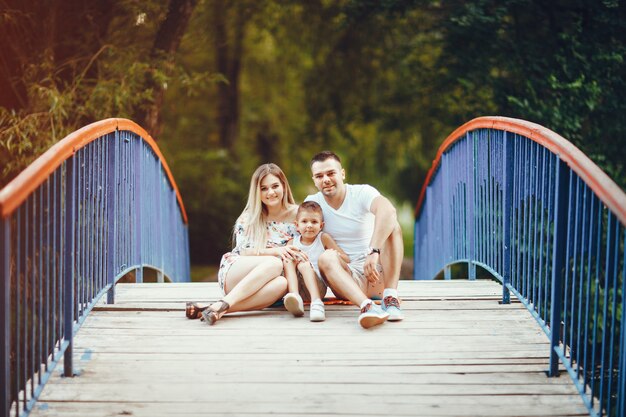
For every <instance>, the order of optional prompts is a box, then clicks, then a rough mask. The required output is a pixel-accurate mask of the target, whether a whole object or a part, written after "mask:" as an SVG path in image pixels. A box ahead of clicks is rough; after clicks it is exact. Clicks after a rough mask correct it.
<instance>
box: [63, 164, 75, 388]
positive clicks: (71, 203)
mask: <svg viewBox="0 0 626 417" xmlns="http://www.w3.org/2000/svg"><path fill="white" fill-rule="evenodd" d="M75 157H76V155H74V156H73V157H70V158H68V159H67V161H66V162H65V208H66V215H65V216H66V217H65V248H64V249H65V252H64V253H65V271H64V272H65V275H64V283H63V286H64V291H63V293H64V294H63V307H64V317H63V324H64V329H63V333H64V336H65V340H66V341H67V343H68V345H67V348H66V349H65V354H64V361H63V374H64V375H65V376H66V377H70V376H74V370H73V357H72V355H73V350H74V329H73V327H74V282H75V279H74V271H75V269H76V265H75V264H74V260H75V251H76V247H75V245H74V243H75V242H74V236H75V234H74V224H75V219H76V217H77V216H76V199H75V196H76V180H75V179H76V161H75V160H74V158H75Z"/></svg>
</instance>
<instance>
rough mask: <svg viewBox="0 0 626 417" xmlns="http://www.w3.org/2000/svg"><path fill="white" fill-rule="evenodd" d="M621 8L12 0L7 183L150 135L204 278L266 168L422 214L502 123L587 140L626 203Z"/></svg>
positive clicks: (516, 3)
mask: <svg viewBox="0 0 626 417" xmlns="http://www.w3.org/2000/svg"><path fill="white" fill-rule="evenodd" d="M624 14H625V13H624V4H623V2H618V1H576V0H571V1H569V0H568V1H565V0H557V1H551V0H534V1H531V0H498V1H496V0H491V1H488V0H472V1H460V0H453V1H446V2H439V1H427V0H411V1H401V0H361V1H357V0H338V1H326V0H325V1H321V0H310V1H309V0H307V1H304V0H302V1H295V0H273V1H270V0H258V1H253V0H240V1H236V2H233V1H226V0H179V1H172V2H171V3H168V2H164V1H154V0H141V1H140V0H100V1H95V0H94V1H79V0H63V1H62V0H41V1H32V0H30V1H16V0H10V1H6V0H0V172H1V178H0V185H4V184H6V183H7V182H8V181H9V180H10V179H11V178H12V177H14V176H15V175H16V174H17V173H18V172H19V171H20V170H21V169H23V168H24V167H25V166H26V165H27V164H28V163H30V162H31V161H32V160H33V159H34V158H35V157H36V156H37V155H40V154H41V153H42V152H43V151H45V149H47V148H48V147H49V146H50V145H51V144H53V143H54V142H56V141H58V140H59V139H61V138H62V137H64V136H65V135H66V134H68V133H70V132H72V131H73V130H75V129H77V128H79V127H81V126H83V125H85V124H88V123H91V122H93V121H96V120H100V119H104V118H107V117H127V118H131V119H133V120H135V121H137V122H138V123H140V124H141V125H142V126H144V127H146V128H147V130H148V131H149V132H150V133H151V134H152V135H153V136H154V137H155V138H156V139H157V141H158V143H159V146H160V147H161V148H162V150H163V152H164V154H165V156H166V158H167V160H168V163H169V165H170V167H171V168H172V171H173V174H174V177H175V179H176V181H177V183H178V185H179V188H180V189H181V192H182V195H183V199H184V202H185V205H186V208H187V211H188V213H189V218H190V229H189V230H190V239H191V251H192V260H193V261H194V262H215V261H217V260H218V259H219V257H220V255H221V253H222V252H224V251H226V250H227V249H228V247H229V245H230V231H231V228H232V224H233V222H234V220H235V218H236V217H237V215H238V214H239V212H240V211H241V209H242V208H243V205H244V203H245V199H246V195H247V189H248V181H249V177H250V174H251V173H252V171H253V170H254V168H255V167H256V166H257V165H258V164H259V163H261V162H269V161H272V162H276V163H278V164H279V165H280V166H281V167H282V168H283V169H284V170H285V172H286V173H287V175H288V177H289V179H290V181H291V183H292V187H293V189H294V193H295V196H296V199H297V200H298V201H300V200H302V199H303V198H304V197H305V195H306V194H307V193H309V192H312V191H313V188H312V182H311V180H310V173H309V170H308V161H309V159H310V157H311V156H312V154H313V153H315V152H317V151H319V150H321V149H325V148H331V149H333V150H335V151H337V152H338V153H339V154H340V155H341V156H342V157H343V158H344V160H345V167H346V169H347V174H348V181H349V182H352V183H358V182H368V183H371V184H373V185H375V186H376V187H378V188H379V189H381V190H382V191H383V192H384V193H385V194H387V195H389V196H391V197H392V198H393V199H394V200H395V201H396V202H398V203H399V204H400V203H402V202H410V204H414V203H415V200H416V198H417V195H418V193H419V189H420V187H421V183H422V181H423V179H424V177H425V173H426V171H427V170H428V168H429V167H430V164H431V161H432V159H433V158H434V156H435V152H436V149H437V147H438V146H439V144H440V143H441V141H442V140H443V139H444V138H445V137H446V136H447V135H448V134H449V133H450V132H451V131H452V130H454V129H455V128H456V127H458V126H459V125H460V124H462V123H464V122H466V121H468V120H470V119H472V118H474V117H477V116H483V115H501V116H509V117H515V118H520V119H526V120H529V121H533V122H536V123H539V124H542V125H544V126H546V127H548V128H550V129H552V130H554V131H556V132H557V133H559V134H561V135H562V136H564V137H565V138H567V139H569V140H570V141H572V142H573V143H574V144H576V146H578V147H580V148H581V149H582V150H583V151H584V152H585V153H586V154H587V155H589V156H590V157H591V158H592V159H593V160H594V161H595V162H596V163H598V164H599V165H600V166H601V167H602V168H603V169H604V170H605V171H606V172H607V173H608V174H609V175H610V176H611V177H612V178H614V179H615V181H616V182H618V184H620V186H622V187H624V186H626V172H625V167H624V161H626V150H625V149H626V147H625V146H624V145H625V144H626V141H625V140H624V133H625V132H626V126H625V125H624V123H625V119H626V118H625V117H624V114H626V101H625V100H624V99H623V97H624V96H625V94H626V91H625V80H624V76H623V74H624V73H626V68H625V66H626V65H625V64H624V56H625V55H626V50H625V49H626V46H625V45H626V42H625V39H624V37H625V33H626V30H625V29H626V28H625V27H624V26H625V25H626V19H625V17H626V16H624Z"/></svg>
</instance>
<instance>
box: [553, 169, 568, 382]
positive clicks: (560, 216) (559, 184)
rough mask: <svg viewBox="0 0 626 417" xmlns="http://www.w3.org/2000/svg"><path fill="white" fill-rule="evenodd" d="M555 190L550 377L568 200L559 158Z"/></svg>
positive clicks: (556, 335) (556, 367)
mask: <svg viewBox="0 0 626 417" xmlns="http://www.w3.org/2000/svg"><path fill="white" fill-rule="evenodd" d="M555 168H556V191H555V210H554V212H555V219H554V244H553V254H552V290H551V302H550V369H549V371H548V375H549V376H551V377H554V376H558V375H559V357H558V355H557V352H556V349H557V348H558V347H559V336H560V327H561V305H562V304H561V303H562V297H561V295H562V292H563V288H562V281H563V274H562V271H563V269H564V268H565V256H564V255H565V244H566V241H565V239H566V236H567V230H568V227H567V226H568V225H567V223H568V222H567V220H568V216H567V213H568V204H567V201H568V200H569V195H568V194H569V192H568V190H569V188H568V186H567V184H568V183H569V175H570V173H569V169H568V168H567V165H566V164H565V162H563V161H561V160H559V161H558V163H557V164H556V167H555Z"/></svg>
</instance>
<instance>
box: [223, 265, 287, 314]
mask: <svg viewBox="0 0 626 417" xmlns="http://www.w3.org/2000/svg"><path fill="white" fill-rule="evenodd" d="M282 269H283V263H282V261H281V260H280V259H279V258H276V257H274V256H242V257H240V258H239V259H238V260H237V261H235V263H234V264H233V265H231V267H230V269H229V270H228V273H227V274H226V277H225V279H224V290H225V291H226V296H225V297H224V298H223V300H224V301H226V302H227V303H228V304H230V306H231V311H233V310H234V309H235V308H237V307H236V306H237V304H238V303H241V302H242V301H243V300H246V299H247V298H249V297H251V296H252V295H254V294H255V293H256V292H257V291H259V290H260V289H261V288H263V287H265V285H266V284H267V283H269V282H270V281H272V280H273V279H275V278H277V277H279V276H280V275H281V272H282ZM283 279H284V278H283ZM237 310H240V309H239V308H237Z"/></svg>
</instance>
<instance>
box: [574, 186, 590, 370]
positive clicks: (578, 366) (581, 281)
mask: <svg viewBox="0 0 626 417" xmlns="http://www.w3.org/2000/svg"><path fill="white" fill-rule="evenodd" d="M587 190H588V187H587V186H586V185H584V186H583V197H582V198H583V201H582V203H583V210H582V211H583V219H582V226H581V228H582V230H581V236H580V261H579V270H580V271H579V274H578V326H577V329H576V375H577V376H578V377H579V378H580V371H581V368H582V366H581V362H582V361H581V360H580V359H581V356H580V355H581V351H583V352H584V349H581V345H580V343H581V340H580V336H581V333H584V331H582V326H583V321H582V320H583V316H582V312H583V298H584V297H583V291H584V287H583V285H584V281H585V276H584V262H585V252H586V251H588V248H586V245H585V242H586V241H587V239H588V238H587V233H589V230H588V227H589V225H588V223H587V221H588V219H587V213H588V211H589V210H588V209H587V198H588V197H587ZM583 377H584V374H583Z"/></svg>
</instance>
